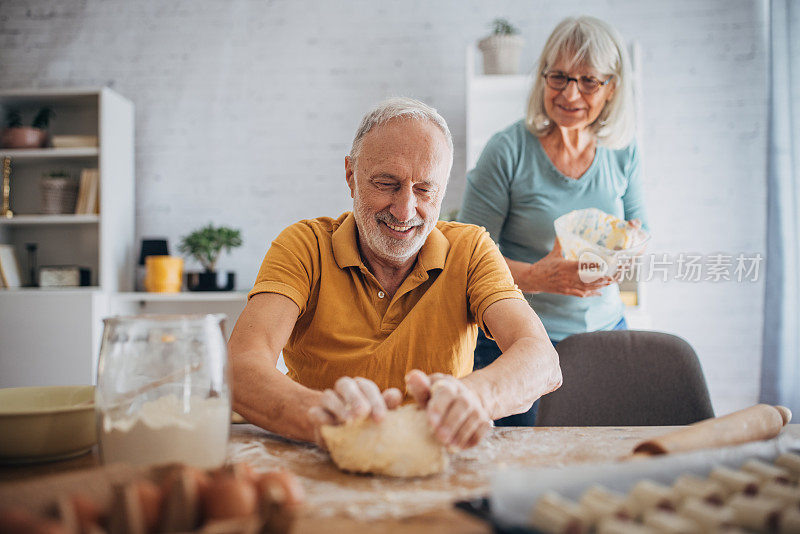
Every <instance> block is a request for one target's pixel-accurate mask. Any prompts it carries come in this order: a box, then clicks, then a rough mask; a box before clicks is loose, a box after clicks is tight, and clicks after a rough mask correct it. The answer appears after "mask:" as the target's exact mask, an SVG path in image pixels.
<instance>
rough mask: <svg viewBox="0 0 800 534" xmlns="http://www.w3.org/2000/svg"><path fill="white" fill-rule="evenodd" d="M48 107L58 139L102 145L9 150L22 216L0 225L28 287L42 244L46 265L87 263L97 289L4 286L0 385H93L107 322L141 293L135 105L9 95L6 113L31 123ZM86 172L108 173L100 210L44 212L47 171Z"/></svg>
mask: <svg viewBox="0 0 800 534" xmlns="http://www.w3.org/2000/svg"><path fill="white" fill-rule="evenodd" d="M44 106H49V107H51V108H52V109H53V110H54V112H55V116H54V117H53V119H52V120H51V124H50V129H49V130H50V134H51V135H89V136H96V137H97V139H98V146H97V147H86V148H42V149H29V150H28V149H0V159H2V158H3V157H9V158H10V159H11V165H12V171H11V209H12V211H13V212H14V217H13V218H10V219H9V218H1V219H0V243H9V244H11V245H13V246H14V250H15V253H16V256H17V260H18V263H19V264H20V270H21V271H22V275H23V280H25V281H27V280H28V273H27V268H26V265H27V252H26V249H25V245H26V243H36V244H37V245H38V250H37V263H38V266H39V267H42V266H45V265H78V266H81V267H88V268H90V269H91V271H92V277H91V284H92V285H91V286H90V287H81V288H63V289H62V288H59V289H49V288H16V289H2V290H0V339H2V340H3V342H2V343H0V387H9V386H26V385H47V384H87V383H92V382H93V380H94V369H95V365H96V359H97V354H98V353H99V344H100V333H101V332H102V318H103V317H105V316H107V315H108V312H109V310H110V305H111V304H110V303H111V299H112V297H113V296H114V295H115V294H116V293H117V292H119V291H130V290H132V289H133V288H132V285H133V278H134V276H133V268H134V265H135V263H134V262H135V260H134V257H133V255H134V250H133V249H134V246H133V236H134V230H135V228H134V198H135V187H134V106H133V103H132V102H130V101H129V100H128V99H126V98H124V97H123V96H121V95H119V94H117V93H116V92H114V91H112V90H111V89H108V88H68V89H30V90H28V89H22V90H1V91H0V114H2V115H5V113H6V111H7V110H8V109H9V108H17V109H19V110H20V111H21V112H22V114H23V118H24V120H25V122H27V121H28V120H29V118H30V116H31V115H32V114H33V113H35V112H36V111H37V110H38V109H40V108H42V107H44ZM85 168H97V169H98V170H99V175H100V188H99V189H100V190H99V196H98V203H99V214H97V215H73V214H64V215H44V214H41V213H40V209H39V206H40V202H39V201H40V190H39V182H40V177H41V176H42V174H43V173H45V172H48V171H55V170H66V171H68V172H70V173H71V174H73V175H75V176H76V177H77V176H79V175H80V171H81V170H82V169H85Z"/></svg>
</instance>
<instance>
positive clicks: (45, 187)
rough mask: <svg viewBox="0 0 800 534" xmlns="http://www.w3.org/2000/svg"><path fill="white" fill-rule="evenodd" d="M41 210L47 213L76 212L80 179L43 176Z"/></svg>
mask: <svg viewBox="0 0 800 534" xmlns="http://www.w3.org/2000/svg"><path fill="white" fill-rule="evenodd" d="M40 186H41V193H42V199H41V207H40V211H41V212H42V213H44V214H46V215H59V214H64V213H75V204H76V203H77V202H78V181H77V180H75V179H74V178H66V177H52V176H48V177H42V181H41V184H40Z"/></svg>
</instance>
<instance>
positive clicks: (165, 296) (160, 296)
mask: <svg viewBox="0 0 800 534" xmlns="http://www.w3.org/2000/svg"><path fill="white" fill-rule="evenodd" d="M115 298H116V299H117V300H118V301H119V302H175V303H180V302H242V303H244V301H245V299H246V298H247V292H246V291H196V292H192V291H184V292H181V293H145V292H142V291H131V292H128V293H120V294H118V295H116V297H115Z"/></svg>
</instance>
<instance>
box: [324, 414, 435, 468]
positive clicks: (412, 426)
mask: <svg viewBox="0 0 800 534" xmlns="http://www.w3.org/2000/svg"><path fill="white" fill-rule="evenodd" d="M321 433H322V438H323V439H324V440H325V445H326V446H327V447H328V451H329V452H330V455H331V458H332V459H333V461H334V463H336V465H337V466H338V467H339V469H342V470H343V471H353V472H356V473H374V474H378V475H389V476H395V477H419V476H427V475H433V474H436V473H441V472H442V471H444V469H445V468H447V462H448V456H447V451H446V449H445V447H444V446H443V445H441V444H440V443H439V442H438V441H437V440H436V438H435V437H434V435H433V430H432V429H431V426H430V424H429V423H428V418H427V417H426V415H425V412H424V411H423V410H421V409H419V407H417V405H415V404H407V405H405V406H401V407H399V408H397V409H396V410H389V411H388V413H387V414H386V417H385V418H384V419H383V421H381V422H380V423H376V422H375V421H374V420H372V418H363V419H357V420H354V421H348V422H347V423H345V424H344V425H338V426H332V425H325V426H323V427H322V429H321Z"/></svg>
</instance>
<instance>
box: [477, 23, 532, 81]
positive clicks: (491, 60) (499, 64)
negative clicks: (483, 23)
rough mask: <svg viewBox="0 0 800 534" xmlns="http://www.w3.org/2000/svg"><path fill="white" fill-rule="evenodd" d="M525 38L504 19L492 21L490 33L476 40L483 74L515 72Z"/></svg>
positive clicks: (517, 70) (517, 68) (517, 69)
mask: <svg viewBox="0 0 800 534" xmlns="http://www.w3.org/2000/svg"><path fill="white" fill-rule="evenodd" d="M524 44H525V40H524V39H523V38H522V37H521V36H520V35H519V30H518V29H517V28H515V27H514V26H512V25H511V23H509V22H508V21H507V20H506V19H494V20H493V21H492V34H491V35H489V36H488V37H486V38H484V39H481V40H480V41H478V48H479V49H480V51H481V52H482V53H483V73H484V74H517V72H519V56H520V53H521V52H522V47H523V45H524Z"/></svg>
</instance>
